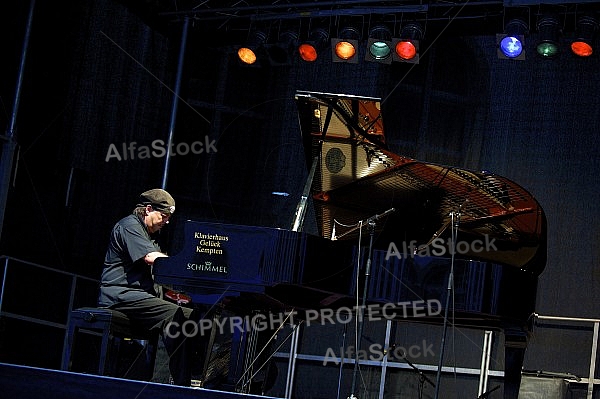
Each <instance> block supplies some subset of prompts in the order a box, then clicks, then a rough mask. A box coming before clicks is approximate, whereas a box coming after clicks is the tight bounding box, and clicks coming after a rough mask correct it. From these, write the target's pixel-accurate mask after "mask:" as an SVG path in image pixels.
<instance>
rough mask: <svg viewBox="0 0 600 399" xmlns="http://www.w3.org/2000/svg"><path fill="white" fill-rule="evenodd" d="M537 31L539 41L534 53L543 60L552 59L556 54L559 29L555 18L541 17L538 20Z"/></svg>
mask: <svg viewBox="0 0 600 399" xmlns="http://www.w3.org/2000/svg"><path fill="white" fill-rule="evenodd" d="M537 29H538V34H539V41H538V44H537V46H536V51H537V53H538V54H539V55H541V56H542V57H545V58H552V57H554V56H556V55H557V54H558V48H559V47H558V40H559V34H560V29H559V26H558V19H557V18H556V17H555V16H549V15H547V16H542V17H540V19H539V20H538V23H537Z"/></svg>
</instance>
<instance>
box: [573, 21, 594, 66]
mask: <svg viewBox="0 0 600 399" xmlns="http://www.w3.org/2000/svg"><path fill="white" fill-rule="evenodd" d="M597 30H598V20H597V19H596V18H595V17H593V16H591V15H582V16H580V17H579V18H578V20H577V32H576V33H575V40H573V42H571V51H572V52H573V54H575V55H577V56H579V57H589V56H590V55H592V54H593V53H594V36H595V34H596V31H597Z"/></svg>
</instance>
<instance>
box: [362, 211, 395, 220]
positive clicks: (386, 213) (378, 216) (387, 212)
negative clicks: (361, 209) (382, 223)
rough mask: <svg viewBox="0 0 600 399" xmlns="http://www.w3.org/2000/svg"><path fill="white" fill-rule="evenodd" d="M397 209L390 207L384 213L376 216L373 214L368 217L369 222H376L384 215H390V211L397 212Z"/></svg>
mask: <svg viewBox="0 0 600 399" xmlns="http://www.w3.org/2000/svg"><path fill="white" fill-rule="evenodd" d="M395 211H396V209H395V208H390V209H388V210H387V211H385V212H383V213H380V214H378V215H375V216H371V217H370V218H368V219H367V223H371V222H376V221H378V220H379V219H381V218H383V217H386V216H387V215H389V214H390V213H392V212H395Z"/></svg>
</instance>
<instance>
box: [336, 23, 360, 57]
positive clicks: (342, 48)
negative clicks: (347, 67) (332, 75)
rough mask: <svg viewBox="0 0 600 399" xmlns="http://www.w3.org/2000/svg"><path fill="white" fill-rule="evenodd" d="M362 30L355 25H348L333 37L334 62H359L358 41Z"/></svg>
mask: <svg viewBox="0 0 600 399" xmlns="http://www.w3.org/2000/svg"><path fill="white" fill-rule="evenodd" d="M359 40H360V31H359V30H358V29H357V28H355V27H354V26H346V27H344V28H342V29H341V30H340V31H339V32H338V37H334V38H332V39H331V59H332V60H333V62H349V63H352V64H357V63H358V41H359Z"/></svg>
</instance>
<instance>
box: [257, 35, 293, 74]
mask: <svg viewBox="0 0 600 399" xmlns="http://www.w3.org/2000/svg"><path fill="white" fill-rule="evenodd" d="M297 45H298V34H297V33H296V32H295V31H291V30H286V31H282V32H281V33H280V34H279V38H278V41H277V43H273V44H269V45H266V46H265V48H266V49H267V54H268V56H269V61H270V63H271V65H272V66H280V65H291V59H290V56H291V54H293V52H294V50H295V48H296V46H297Z"/></svg>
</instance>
